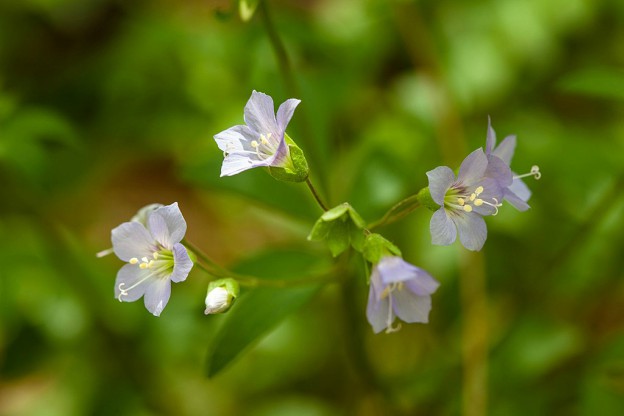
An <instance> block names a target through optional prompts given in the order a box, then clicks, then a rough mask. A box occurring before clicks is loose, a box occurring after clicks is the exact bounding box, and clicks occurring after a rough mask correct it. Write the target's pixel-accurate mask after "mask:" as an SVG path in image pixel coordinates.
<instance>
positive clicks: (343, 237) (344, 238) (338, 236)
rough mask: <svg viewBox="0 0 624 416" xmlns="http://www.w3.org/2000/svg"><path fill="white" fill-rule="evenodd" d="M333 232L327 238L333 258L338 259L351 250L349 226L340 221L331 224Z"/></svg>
mask: <svg viewBox="0 0 624 416" xmlns="http://www.w3.org/2000/svg"><path fill="white" fill-rule="evenodd" d="M331 226H332V227H331V231H330V232H329V234H328V235H327V237H326V238H325V242H326V243H327V247H329V251H331V253H332V256H334V257H336V256H337V255H339V254H340V253H342V252H343V251H345V250H346V249H348V248H349V224H348V223H347V222H346V221H344V220H342V219H339V220H337V221H333V222H332V223H331Z"/></svg>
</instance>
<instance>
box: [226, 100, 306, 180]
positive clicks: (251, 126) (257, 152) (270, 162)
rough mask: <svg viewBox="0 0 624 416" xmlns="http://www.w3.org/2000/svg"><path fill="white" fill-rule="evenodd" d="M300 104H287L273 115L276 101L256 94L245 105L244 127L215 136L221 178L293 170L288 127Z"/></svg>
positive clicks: (295, 102)
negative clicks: (264, 170) (260, 168)
mask: <svg viewBox="0 0 624 416" xmlns="http://www.w3.org/2000/svg"><path fill="white" fill-rule="evenodd" d="M300 102H301V101H300V100H297V99H294V98H291V99H289V100H286V101H284V103H282V104H281V105H280V106H279V109H278V110H277V116H276V115H275V114H274V111H275V107H274V105H273V99H272V98H271V97H270V96H268V95H266V94H263V93H261V92H257V91H253V92H252V93H251V98H249V101H247V105H246V106H245V113H244V114H245V117H244V118H245V124H246V125H238V126H234V127H230V128H229V129H227V130H224V131H222V132H221V133H218V134H216V135H215V136H214V139H215V141H216V142H217V146H219V149H221V150H222V151H223V155H224V159H223V165H222V166H221V176H232V175H236V174H237V173H240V172H243V171H245V170H247V169H251V168H255V167H258V166H271V167H282V168H289V169H292V168H293V166H292V165H293V162H292V160H291V157H290V149H289V146H288V143H287V142H286V139H285V133H286V126H287V125H288V122H289V121H290V119H291V118H292V115H293V113H294V111H295V108H296V107H297V105H299V103H300Z"/></svg>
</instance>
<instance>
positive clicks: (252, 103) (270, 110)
mask: <svg viewBox="0 0 624 416" xmlns="http://www.w3.org/2000/svg"><path fill="white" fill-rule="evenodd" d="M245 124H247V125H248V126H249V127H250V128H251V129H252V130H254V131H256V132H257V133H258V134H264V135H265V136H267V135H268V134H269V133H271V135H272V136H276V137H277V136H279V135H280V132H279V129H278V127H277V122H276V120H275V107H274V106H273V99H272V98H271V97H270V96H268V95H266V94H263V93H261V92H257V91H255V90H254V91H253V92H252V93H251V98H249V101H247V105H245Z"/></svg>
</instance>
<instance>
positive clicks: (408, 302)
mask: <svg viewBox="0 0 624 416" xmlns="http://www.w3.org/2000/svg"><path fill="white" fill-rule="evenodd" d="M390 296H392V308H393V309H394V313H396V315H397V316H398V317H399V318H401V319H402V320H403V321H405V322H407V323H412V322H422V323H427V322H429V311H431V296H416V295H414V294H413V293H411V292H409V291H408V290H405V289H403V290H395V291H393V292H392V294H391V295H390Z"/></svg>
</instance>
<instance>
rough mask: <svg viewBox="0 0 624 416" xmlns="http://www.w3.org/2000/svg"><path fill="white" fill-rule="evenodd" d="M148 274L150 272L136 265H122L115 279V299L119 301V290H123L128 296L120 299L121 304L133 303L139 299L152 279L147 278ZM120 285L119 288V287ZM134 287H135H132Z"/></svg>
mask: <svg viewBox="0 0 624 416" xmlns="http://www.w3.org/2000/svg"><path fill="white" fill-rule="evenodd" d="M150 273H151V271H150V270H148V269H141V268H139V266H138V265H137V264H126V265H124V266H123V267H122V268H121V269H119V271H118V272H117V278H116V279H115V297H116V298H117V299H119V295H120V294H121V289H124V290H125V291H126V292H127V293H128V294H127V295H124V296H122V297H121V300H122V301H123V302H134V301H135V300H137V299H139V298H140V297H141V296H143V294H144V293H145V289H146V288H147V287H148V286H149V285H150V282H151V281H152V278H150V277H149V275H150ZM141 280H143V281H141ZM120 285H121V288H120V287H119V286H120ZM134 285H136V287H133V286H134ZM130 288H132V289H130Z"/></svg>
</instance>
